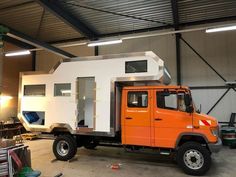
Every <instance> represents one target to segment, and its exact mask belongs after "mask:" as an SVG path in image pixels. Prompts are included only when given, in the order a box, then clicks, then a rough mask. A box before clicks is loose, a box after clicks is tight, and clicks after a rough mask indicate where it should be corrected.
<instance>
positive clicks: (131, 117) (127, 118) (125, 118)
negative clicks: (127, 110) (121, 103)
mask: <svg viewBox="0 0 236 177" xmlns="http://www.w3.org/2000/svg"><path fill="white" fill-rule="evenodd" d="M125 119H133V118H132V117H126V118H125Z"/></svg>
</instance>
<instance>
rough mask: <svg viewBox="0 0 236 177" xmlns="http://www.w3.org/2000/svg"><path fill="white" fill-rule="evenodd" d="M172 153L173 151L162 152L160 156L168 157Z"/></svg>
mask: <svg viewBox="0 0 236 177" xmlns="http://www.w3.org/2000/svg"><path fill="white" fill-rule="evenodd" d="M170 153H171V151H170V150H160V154H161V155H166V156H169V155H170Z"/></svg>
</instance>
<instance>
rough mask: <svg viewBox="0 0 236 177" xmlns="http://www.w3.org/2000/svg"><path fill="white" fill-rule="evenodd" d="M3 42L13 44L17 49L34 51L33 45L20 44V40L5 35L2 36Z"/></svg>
mask: <svg viewBox="0 0 236 177" xmlns="http://www.w3.org/2000/svg"><path fill="white" fill-rule="evenodd" d="M3 40H4V41H6V42H8V43H11V44H13V45H15V46H17V47H20V48H22V49H34V48H35V47H34V46H33V45H30V44H27V43H25V42H22V41H20V40H17V39H15V38H12V37H10V36H7V35H4V36H3Z"/></svg>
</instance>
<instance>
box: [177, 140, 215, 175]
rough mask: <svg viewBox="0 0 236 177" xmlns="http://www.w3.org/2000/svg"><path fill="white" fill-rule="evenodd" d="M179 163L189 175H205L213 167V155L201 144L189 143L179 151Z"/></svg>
mask: <svg viewBox="0 0 236 177" xmlns="http://www.w3.org/2000/svg"><path fill="white" fill-rule="evenodd" d="M190 158H191V159H190ZM177 163H178V165H179V166H180V167H181V168H182V169H183V171H184V172H185V173H186V174H188V175H194V176H200V175H204V174H205V173H206V172H207V171H208V170H209V168H210V166H211V154H210V152H209V150H208V149H207V148H206V147H203V146H202V145H201V144H199V143H196V142H187V143H184V144H183V145H181V146H180V147H179V149H178V151H177Z"/></svg>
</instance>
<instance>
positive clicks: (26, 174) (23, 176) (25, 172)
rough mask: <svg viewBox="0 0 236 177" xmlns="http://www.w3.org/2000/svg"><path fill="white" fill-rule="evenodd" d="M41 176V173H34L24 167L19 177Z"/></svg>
mask: <svg viewBox="0 0 236 177" xmlns="http://www.w3.org/2000/svg"><path fill="white" fill-rule="evenodd" d="M40 175H41V172H40V171H34V170H32V168H30V167H23V168H22V170H21V172H20V173H19V177H38V176H40Z"/></svg>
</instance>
